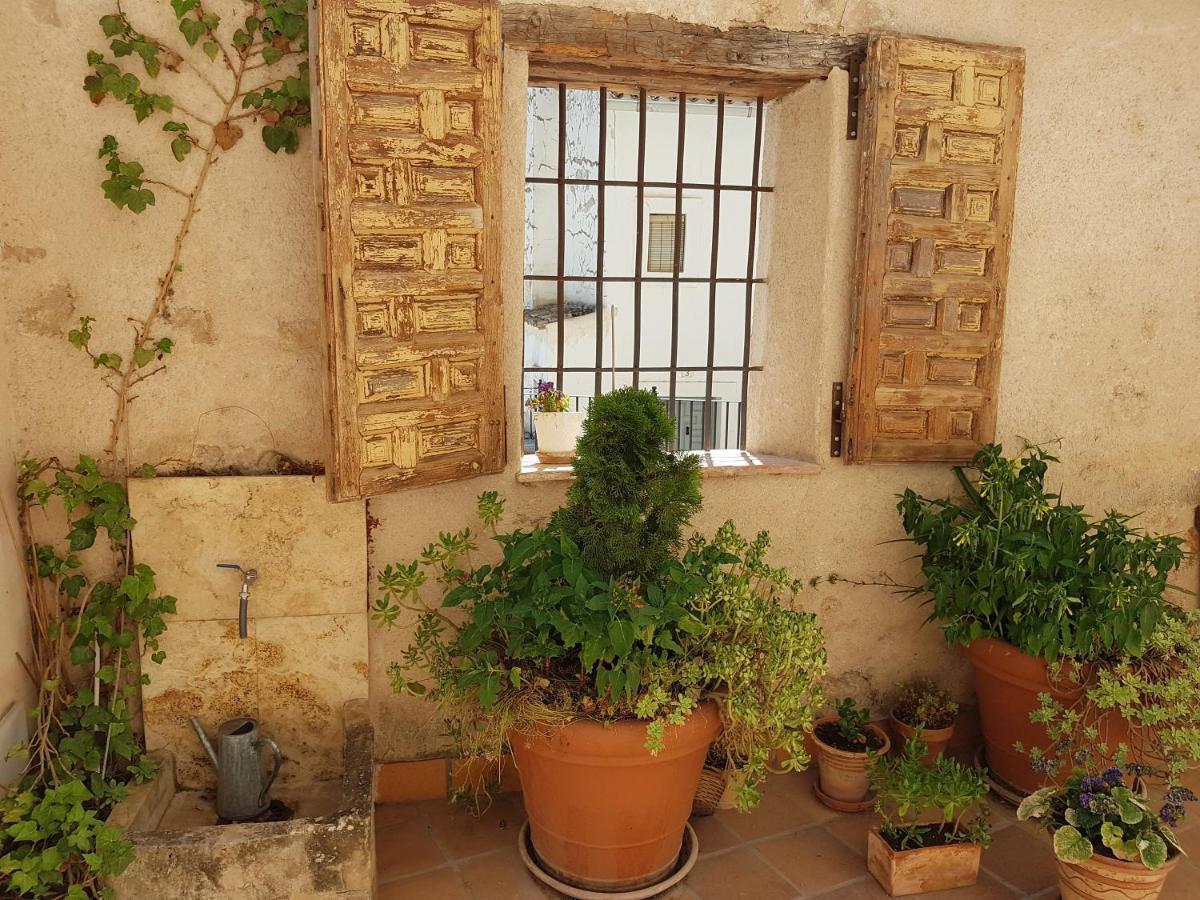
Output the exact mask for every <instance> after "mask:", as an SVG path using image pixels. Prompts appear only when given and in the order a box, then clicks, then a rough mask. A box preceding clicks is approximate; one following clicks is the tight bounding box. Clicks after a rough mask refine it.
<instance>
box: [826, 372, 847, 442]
mask: <svg viewBox="0 0 1200 900" xmlns="http://www.w3.org/2000/svg"><path fill="white" fill-rule="evenodd" d="M844 396H845V388H844V385H843V383H842V382H840V381H835V382H834V383H833V401H832V403H831V405H830V407H829V455H830V456H841V455H842V426H843V425H844V423H845V421H846V404H845V402H844V400H843V398H844Z"/></svg>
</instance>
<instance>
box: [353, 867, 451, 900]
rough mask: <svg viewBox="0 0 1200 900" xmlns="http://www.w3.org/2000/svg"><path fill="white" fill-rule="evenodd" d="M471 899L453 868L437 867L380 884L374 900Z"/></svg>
mask: <svg viewBox="0 0 1200 900" xmlns="http://www.w3.org/2000/svg"><path fill="white" fill-rule="evenodd" d="M434 898H436V900H471V895H470V894H468V893H467V889H466V888H465V887H464V886H463V883H462V881H460V880H459V877H458V873H456V872H455V871H454V870H453V869H449V868H446V869H438V870H437V871H436V872H426V873H425V874H424V875H413V876H412V877H410V878H401V879H399V880H398V881H389V882H387V883H386V884H381V885H380V886H379V889H378V890H377V891H376V892H375V900H434Z"/></svg>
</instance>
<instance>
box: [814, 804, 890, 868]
mask: <svg viewBox="0 0 1200 900" xmlns="http://www.w3.org/2000/svg"><path fill="white" fill-rule="evenodd" d="M878 824H879V819H878V818H877V817H876V815H875V814H874V813H842V814H841V815H839V816H838V817H837V818H836V819H830V820H829V821H828V822H825V823H824V825H822V827H823V828H824V829H825V830H826V831H828V832H829V833H830V834H832V835H833V836H834V837H835V838H837V839H838V840H839V841H841V842H842V843H843V844H845V845H846V846H847V847H849V848H850V849H851V850H853V851H854V853H855V854H857V855H858V856H861V857H863V858H865V857H866V855H867V832H868V831H870V830H871V829H872V828H874V827H875V826H876V825H878Z"/></svg>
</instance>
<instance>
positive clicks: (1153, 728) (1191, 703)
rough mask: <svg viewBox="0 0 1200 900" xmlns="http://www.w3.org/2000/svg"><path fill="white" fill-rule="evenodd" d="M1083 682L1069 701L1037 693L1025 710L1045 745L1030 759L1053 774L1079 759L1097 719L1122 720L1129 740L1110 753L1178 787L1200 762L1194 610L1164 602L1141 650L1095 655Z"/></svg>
mask: <svg viewBox="0 0 1200 900" xmlns="http://www.w3.org/2000/svg"><path fill="white" fill-rule="evenodd" d="M1082 688H1083V690H1082V691H1081V692H1079V696H1078V699H1076V700H1074V701H1071V702H1069V703H1064V702H1063V701H1062V700H1060V699H1058V698H1056V697H1055V696H1053V695H1051V694H1048V693H1047V694H1040V695H1039V697H1038V699H1039V707H1038V709H1037V710H1035V711H1034V713H1033V714H1032V715H1031V716H1030V718H1031V720H1032V721H1034V722H1037V723H1040V724H1042V725H1043V726H1045V728H1046V732H1047V734H1048V735H1049V737H1050V739H1051V746H1050V749H1049V750H1047V751H1044V752H1043V751H1041V750H1039V749H1038V748H1030V750H1029V753H1030V755H1031V763H1032V765H1033V766H1034V767H1035V768H1036V769H1037V770H1038V771H1041V772H1043V773H1046V774H1049V775H1054V774H1057V773H1058V771H1059V770H1060V769H1062V768H1063V766H1064V765H1066V764H1067V761H1071V762H1073V763H1075V764H1080V763H1082V762H1083V761H1084V757H1086V755H1088V754H1090V752H1091V750H1092V748H1095V747H1097V746H1098V745H1100V742H1101V740H1102V734H1101V730H1102V728H1103V727H1104V725H1105V724H1106V723H1107V722H1110V721H1117V720H1122V721H1123V722H1124V723H1127V726H1126V727H1122V728H1121V729H1120V733H1121V734H1122V735H1123V736H1127V737H1128V742H1127V743H1122V744H1119V745H1117V746H1116V747H1111V748H1109V749H1110V750H1111V751H1113V752H1112V759H1113V761H1114V762H1115V763H1116V764H1117V765H1119V766H1125V765H1129V764H1136V772H1137V774H1138V775H1140V776H1141V777H1143V778H1147V779H1154V780H1161V781H1162V782H1164V783H1165V784H1166V785H1167V786H1168V787H1169V788H1170V787H1179V786H1180V785H1181V782H1182V779H1183V776H1184V775H1185V774H1186V773H1187V771H1188V770H1189V769H1190V768H1191V767H1192V766H1194V765H1196V763H1198V762H1200V612H1195V611H1185V610H1182V609H1179V608H1177V607H1168V608H1167V609H1166V611H1165V613H1164V615H1163V618H1162V620H1161V621H1160V622H1159V624H1158V627H1157V628H1156V629H1155V630H1154V633H1153V634H1151V635H1149V637H1148V638H1147V640H1146V646H1145V649H1144V651H1143V653H1142V654H1141V655H1140V656H1128V655H1121V656H1118V657H1116V658H1115V659H1105V660H1100V661H1099V662H1097V663H1095V664H1094V665H1093V666H1092V667H1091V668H1090V670H1089V673H1088V677H1087V679H1086V682H1085V684H1084V685H1082Z"/></svg>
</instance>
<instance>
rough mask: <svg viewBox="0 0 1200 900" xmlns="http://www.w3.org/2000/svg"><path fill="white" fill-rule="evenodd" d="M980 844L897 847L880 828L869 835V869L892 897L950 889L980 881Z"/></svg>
mask: <svg viewBox="0 0 1200 900" xmlns="http://www.w3.org/2000/svg"><path fill="white" fill-rule="evenodd" d="M982 854H983V847H982V846H981V845H980V844H944V845H942V846H940V847H920V848H918V849H915V850H901V851H899V852H897V851H896V850H893V849H892V847H891V845H890V844H888V842H887V841H885V840H884V839H883V838H882V837H880V835H879V829H878V828H872V829H871V830H870V832H869V833H868V834H867V868H868V869H870V871H871V874H872V875H874V876H875V880H876V881H878V882H879V884H880V885H881V886H882V887H883V889H884V890H885V891H887V892H888V896H890V897H903V896H905V895H907V894H921V893H925V892H926V891H946V890H949V889H950V888H957V887H966V886H968V885H972V884H974V883H975V882H976V881H978V880H979V860H980V857H981V856H982Z"/></svg>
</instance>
